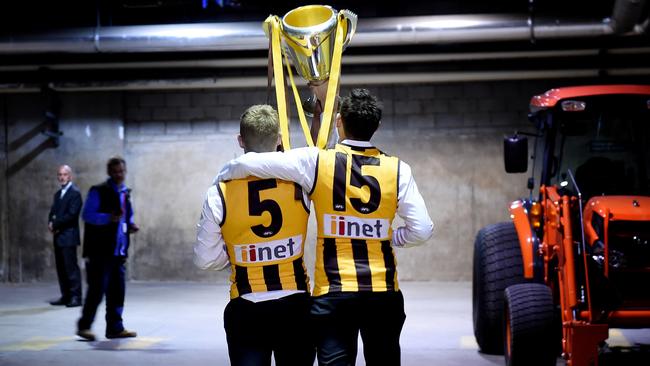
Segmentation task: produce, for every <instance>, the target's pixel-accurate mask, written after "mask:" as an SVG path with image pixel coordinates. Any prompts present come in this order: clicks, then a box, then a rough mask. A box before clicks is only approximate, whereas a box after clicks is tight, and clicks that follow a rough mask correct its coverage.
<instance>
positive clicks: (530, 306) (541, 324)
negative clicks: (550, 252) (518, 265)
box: [504, 283, 558, 366]
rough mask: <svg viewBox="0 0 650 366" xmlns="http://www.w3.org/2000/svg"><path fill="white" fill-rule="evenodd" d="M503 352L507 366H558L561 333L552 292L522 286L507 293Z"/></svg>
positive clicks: (543, 287) (534, 285) (544, 286)
mask: <svg viewBox="0 0 650 366" xmlns="http://www.w3.org/2000/svg"><path fill="white" fill-rule="evenodd" d="M504 308H505V309H504V310H505V314H504V318H505V324H504V333H505V339H504V350H505V358H506V365H507V366H555V364H556V362H557V344H558V339H557V338H558V337H557V336H558V332H557V326H556V317H555V306H554V305H553V295H552V294H551V289H550V288H549V287H548V286H546V285H543V284H540V283H523V284H518V285H513V286H510V287H508V288H507V289H506V291H505V305H504Z"/></svg>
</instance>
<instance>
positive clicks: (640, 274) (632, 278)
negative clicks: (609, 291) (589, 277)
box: [608, 221, 650, 308]
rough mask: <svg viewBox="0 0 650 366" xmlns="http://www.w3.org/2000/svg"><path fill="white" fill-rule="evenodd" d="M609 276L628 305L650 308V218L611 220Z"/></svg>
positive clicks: (621, 299)
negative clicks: (649, 219)
mask: <svg viewBox="0 0 650 366" xmlns="http://www.w3.org/2000/svg"><path fill="white" fill-rule="evenodd" d="M608 231H609V248H608V250H609V253H608V254H609V279H610V281H611V284H612V285H613V287H614V289H615V291H616V292H617V293H618V296H619V300H620V301H622V305H623V306H624V307H627V308H649V307H650V291H648V284H649V283H650V221H610V222H609V230H608Z"/></svg>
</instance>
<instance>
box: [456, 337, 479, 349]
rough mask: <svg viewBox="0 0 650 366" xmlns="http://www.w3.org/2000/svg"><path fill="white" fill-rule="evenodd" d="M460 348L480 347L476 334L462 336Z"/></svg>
mask: <svg viewBox="0 0 650 366" xmlns="http://www.w3.org/2000/svg"><path fill="white" fill-rule="evenodd" d="M460 348H464V349H478V344H477V343H476V339H475V338H474V336H462V337H460Z"/></svg>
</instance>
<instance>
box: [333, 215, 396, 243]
mask: <svg viewBox="0 0 650 366" xmlns="http://www.w3.org/2000/svg"><path fill="white" fill-rule="evenodd" d="M323 223H324V225H323V231H325V233H324V234H325V235H326V236H338V237H341V238H352V239H388V229H389V226H390V225H389V222H388V219H361V218H358V217H354V216H340V215H329V214H328V215H325V220H323Z"/></svg>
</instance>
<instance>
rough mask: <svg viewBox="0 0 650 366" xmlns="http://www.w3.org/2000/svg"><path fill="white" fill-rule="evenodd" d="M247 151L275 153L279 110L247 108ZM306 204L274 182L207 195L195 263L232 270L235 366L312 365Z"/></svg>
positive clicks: (243, 128) (243, 130) (229, 316)
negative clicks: (272, 361)
mask: <svg viewBox="0 0 650 366" xmlns="http://www.w3.org/2000/svg"><path fill="white" fill-rule="evenodd" d="M237 140H238V141H239V145H240V146H241V147H242V148H243V149H244V152H245V153H249V152H267V151H275V150H276V148H277V146H278V145H279V143H280V132H279V123H278V114H277V112H276V111H275V110H274V109H273V108H272V107H270V106H268V105H254V106H252V107H250V108H248V109H247V110H246V111H245V112H244V114H243V115H242V116H241V119H240V132H239V136H237ZM308 217H309V200H308V198H307V196H306V195H305V194H304V193H303V192H302V189H301V188H300V187H299V186H298V185H296V184H294V183H292V182H286V181H282V180H278V179H259V178H254V177H247V178H243V179H238V180H233V181H229V182H222V183H218V182H215V183H214V185H212V186H211V187H210V188H209V189H208V192H207V194H206V198H205V201H204V203H203V210H202V212H201V218H200V220H199V223H198V232H197V241H196V244H195V245H194V263H195V264H196V265H197V266H198V267H200V268H202V269H216V270H221V269H224V268H226V267H228V264H230V269H231V271H232V272H231V275H230V282H231V287H230V298H231V300H230V302H229V303H228V305H227V306H226V309H225V311H224V327H225V330H226V338H227V341H228V353H229V356H230V362H231V364H232V365H269V364H270V363H271V356H272V354H273V356H274V358H275V364H276V365H278V366H282V365H312V364H313V360H314V346H313V343H312V341H311V337H309V336H308V334H309V333H308V331H309V328H308V319H309V308H310V302H309V279H308V277H307V272H306V269H305V266H304V263H303V252H304V241H305V237H306V235H307V220H308Z"/></svg>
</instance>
